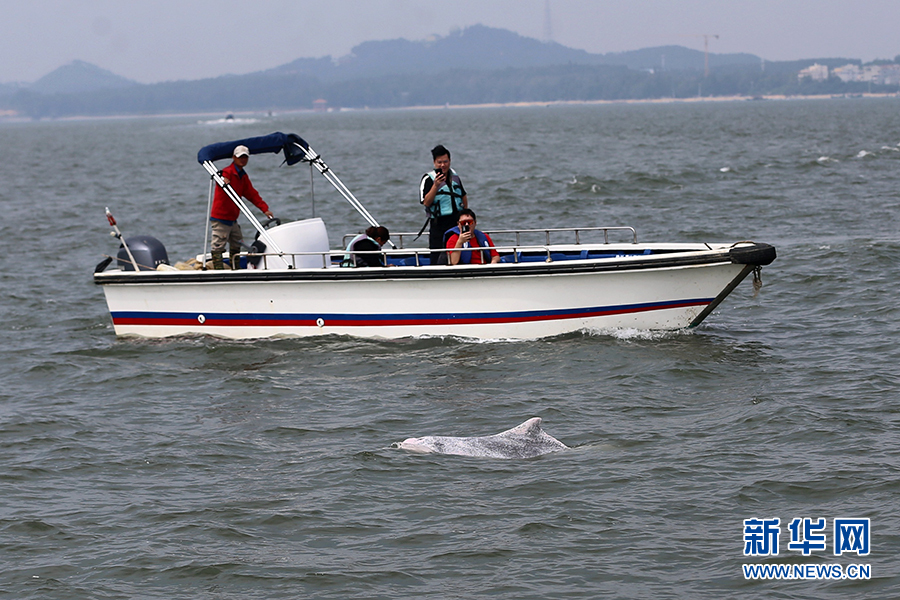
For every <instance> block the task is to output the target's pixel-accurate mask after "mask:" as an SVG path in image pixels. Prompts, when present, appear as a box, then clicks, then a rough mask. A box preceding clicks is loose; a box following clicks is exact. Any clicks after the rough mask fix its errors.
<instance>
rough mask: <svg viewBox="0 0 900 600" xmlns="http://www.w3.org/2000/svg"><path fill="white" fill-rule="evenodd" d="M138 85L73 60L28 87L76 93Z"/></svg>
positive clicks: (36, 90) (80, 61)
mask: <svg viewBox="0 0 900 600" xmlns="http://www.w3.org/2000/svg"><path fill="white" fill-rule="evenodd" d="M134 85H139V84H138V83H137V82H135V81H132V80H130V79H126V78H124V77H121V76H119V75H116V74H115V73H113V72H111V71H107V70H106V69H101V68H100V67H98V66H96V65H92V64H90V63H86V62H84V61H82V60H73V61H72V62H70V63H69V64H67V65H63V66H61V67H59V68H58V69H56V70H55V71H52V72H50V73H48V74H47V75H44V76H43V77H41V78H40V79H38V80H37V81H35V82H34V83H33V84H31V85H30V86H28V88H29V89H30V90H32V91H34V92H38V93H41V94H78V93H83V92H95V91H98V90H113V89H121V88H127V87H131V86H134Z"/></svg>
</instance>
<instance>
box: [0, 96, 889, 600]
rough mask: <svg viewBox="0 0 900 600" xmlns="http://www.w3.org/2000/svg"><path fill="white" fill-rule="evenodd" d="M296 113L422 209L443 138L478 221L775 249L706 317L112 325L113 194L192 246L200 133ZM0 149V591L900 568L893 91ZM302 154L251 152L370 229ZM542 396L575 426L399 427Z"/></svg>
mask: <svg viewBox="0 0 900 600" xmlns="http://www.w3.org/2000/svg"><path fill="white" fill-rule="evenodd" d="M236 121H237V120H236ZM273 131H284V132H296V133H298V134H300V135H301V136H303V137H304V138H305V139H307V140H308V141H309V142H310V144H311V145H312V146H313V147H314V149H315V150H316V151H317V152H319V153H320V154H321V155H322V156H323V158H324V159H325V161H326V162H327V163H328V164H329V165H330V166H331V167H332V168H333V169H334V171H335V173H337V174H338V176H339V177H340V178H341V179H342V180H343V181H344V182H345V183H346V184H347V185H348V186H349V187H350V189H352V190H353V191H354V192H355V193H356V195H357V196H358V198H359V199H360V200H361V201H362V202H363V203H364V204H365V205H366V207H367V208H368V209H369V211H370V212H371V213H372V214H373V215H374V216H375V217H376V218H377V219H378V220H379V221H380V222H382V223H383V224H385V225H386V226H388V227H389V228H390V229H391V230H392V231H394V232H399V231H417V230H418V229H419V227H420V226H421V224H422V223H423V222H424V217H425V215H424V212H423V211H422V209H421V207H420V205H419V204H418V200H417V187H418V181H419V178H420V177H421V175H422V173H424V172H425V171H426V170H427V169H429V167H430V165H431V159H430V153H429V149H430V148H431V147H432V146H434V145H435V144H438V143H443V144H444V145H446V146H447V147H448V148H450V150H451V152H452V159H453V167H454V168H455V169H456V170H457V172H458V173H459V174H460V176H461V178H462V181H463V183H464V185H465V187H466V190H467V192H468V197H469V204H470V206H471V207H472V208H474V210H475V211H476V212H477V214H478V219H479V225H480V226H481V227H482V228H484V229H491V228H495V229H509V228H516V227H519V228H529V227H562V226H572V225H578V226H584V225H609V226H612V225H630V226H633V227H635V228H636V229H637V232H638V237H639V240H640V241H646V242H651V241H678V242H703V241H711V242H732V241H741V240H754V241H759V242H766V243H770V244H773V245H775V246H776V247H777V250H778V259H777V261H776V262H775V263H773V264H772V265H771V266H768V267H765V268H764V269H763V271H762V278H763V283H764V286H763V288H762V289H761V291H760V292H759V293H758V294H755V293H754V290H753V287H752V285H751V284H750V282H749V281H747V282H745V283H743V284H742V285H741V286H739V287H738V288H737V289H736V290H735V291H734V293H733V294H732V295H731V296H730V297H729V298H728V299H727V300H726V301H725V302H724V303H723V304H722V305H721V306H720V307H719V308H718V309H717V310H716V311H715V312H714V313H713V314H712V315H711V316H710V317H709V318H708V319H707V321H706V322H705V323H704V324H703V325H702V326H701V327H699V328H698V329H696V330H693V331H687V332H677V333H644V332H637V331H586V332H580V333H577V334H572V335H566V336H562V337H558V338H553V339H544V340H539V341H529V342H504V341H496V342H487V343H484V342H481V343H479V342H474V341H471V340H465V339H453V338H435V339H404V340H396V341H371V340H358V339H352V338H345V337H327V338H321V339H304V340H298V339H279V340H262V341H249V342H248V341H242V342H236V341H227V340H221V339H214V338H208V337H184V338H176V339H167V340H143V339H117V338H116V337H115V335H114V333H113V329H112V326H111V323H110V318H109V315H108V312H107V310H106V306H105V302H104V299H103V294H102V290H101V289H100V288H99V287H97V286H95V285H94V284H93V282H92V279H91V273H92V270H93V267H94V265H95V264H96V263H98V262H100V261H101V260H102V259H103V256H104V254H114V253H115V252H116V247H117V243H116V241H115V240H114V239H112V238H110V237H109V235H108V233H109V226H108V224H107V222H106V219H105V218H104V214H103V210H104V207H106V206H108V207H110V209H111V211H112V212H113V214H114V215H115V216H116V218H117V219H118V222H119V226H120V228H121V229H122V231H123V232H124V233H125V234H126V235H137V234H146V235H152V236H154V237H157V238H158V239H160V240H161V241H162V242H163V243H164V244H165V245H166V248H167V250H168V253H169V257H170V260H171V261H172V262H174V261H175V260H184V259H186V258H189V257H191V256H194V255H196V254H198V253H199V252H201V251H202V250H203V239H204V233H205V227H206V223H205V219H204V214H205V211H206V207H207V201H208V192H209V187H208V185H209V178H208V176H207V175H206V173H205V171H203V169H201V168H200V166H199V165H198V164H197V162H196V153H197V151H198V150H199V149H200V147H202V146H204V145H206V144H209V143H213V142H218V141H225V140H231V139H239V138H244V137H251V136H256V135H263V134H267V133H270V132H273ZM0 147H2V149H3V160H2V161H0V183H2V184H0V198H2V207H3V212H4V217H5V218H4V229H5V231H4V248H3V252H2V253H0V257H2V258H0V261H2V265H3V268H2V273H0V278H2V279H0V281H2V298H3V301H2V327H0V336H2V346H0V359H2V360H0V365H2V367H0V369H2V371H0V378H2V384H3V385H2V387H0V464H2V469H0V564H2V569H0V596H3V597H7V598H17V599H25V598H34V599H45V598H60V599H63V598H64V599H68V600H71V599H78V598H91V599H94V598H102V599H118V598H122V599H125V598H145V599H150V598H158V599H182V598H183V599H197V598H215V599H241V600H247V599H256V598H259V599H264V598H265V599H270V598H307V597H309V598H335V599H347V598H366V599H372V598H441V599H444V598H448V599H453V598H498V599H501V598H502V599H522V598H586V599H587V598H598V597H610V598H728V597H742V598H772V597H778V598H845V597H848V596H852V597H867V598H895V597H897V596H898V595H900V577H898V574H900V573H898V572H900V567H898V566H897V565H898V561H897V558H898V551H900V539H898V532H900V517H898V493H900V448H898V445H900V444H898V442H900V435H898V426H900V398H898V388H900V385H898V384H900V377H898V373H900V368H898V366H897V365H898V362H900V350H898V336H900V310H898V307H897V299H898V287H900V267H898V264H900V100H898V99H880V100H878V99H835V100H820V101H782V102H730V103H682V104H661V105H659V104H614V105H595V106H538V107H528V108H481V109H468V110H422V111H395V112H387V111H385V112H378V111H365V112H335V113H327V114H313V113H308V114H291V115H278V114H275V115H271V116H269V115H254V116H252V118H250V117H248V120H244V121H237V122H233V123H217V122H216V119H215V117H210V116H203V117H183V116H181V117H164V118H144V119H110V120H85V121H66V122H30V123H4V124H0ZM280 162H281V159H280V157H275V156H268V157H264V156H254V157H252V158H251V161H250V164H249V166H248V172H249V173H250V175H251V177H252V179H253V182H254V183H255V185H256V187H257V189H259V191H260V192H261V194H262V196H263V197H264V198H265V199H266V201H267V202H268V203H269V205H270V206H271V208H272V210H273V212H274V213H275V214H276V216H279V217H281V218H282V219H285V220H293V219H299V218H306V217H309V216H312V215H313V214H315V216H318V217H322V218H323V219H324V220H325V222H326V223H327V225H328V227H329V234H330V236H331V242H332V246H333V247H337V246H339V245H340V243H341V237H342V236H343V235H344V234H347V233H356V232H358V231H360V230H361V229H362V228H364V227H365V225H366V224H365V222H364V221H363V220H362V219H361V217H359V216H358V215H357V214H356V213H355V212H354V210H353V209H352V208H351V207H350V206H349V205H348V204H347V203H345V202H344V201H343V200H342V199H341V198H340V197H339V196H338V195H337V194H336V193H335V192H334V191H333V190H330V189H329V187H328V185H327V183H326V182H325V181H324V180H322V179H321V178H318V179H316V180H314V188H313V189H314V195H313V194H311V193H310V173H309V167H308V166H306V165H298V166H294V167H287V166H281V164H280ZM222 166H224V164H223V165H222ZM316 177H318V175H316ZM251 234H252V231H251V230H250V228H249V226H247V225H246V224H245V235H246V236H248V237H252V235H251ZM421 241H422V240H420V242H421ZM366 301H367V299H366V298H364V297H362V298H360V299H359V302H360V303H361V304H364V303H365V302H366ZM532 416H540V417H542V418H543V426H544V429H545V430H546V431H547V432H548V433H549V434H551V435H553V436H554V437H556V438H557V439H559V440H561V441H562V442H563V443H565V444H566V445H567V446H570V447H572V449H571V450H568V451H565V452H558V453H553V454H550V455H546V456H542V457H539V458H536V459H531V460H492V459H477V458H465V457H454V456H441V455H417V454H410V453H406V452H404V451H402V450H399V449H396V448H392V447H391V444H392V443H395V442H398V441H401V440H403V439H405V438H408V437H413V436H423V435H453V436H472V435H490V434H493V433H497V432H499V431H503V430H505V429H508V428H510V427H513V426H515V425H517V424H519V423H522V422H523V421H524V420H526V419H528V418H530V417H532ZM776 518H778V519H779V523H780V534H779V536H778V540H779V542H780V546H779V549H778V554H777V555H775V554H772V553H771V550H773V548H771V547H770V548H769V551H770V553H769V555H764V556H760V555H759V553H757V555H755V556H754V555H745V550H746V549H747V546H748V545H749V544H750V541H751V538H752V536H751V535H750V534H749V533H748V531H751V530H750V529H749V528H750V527H752V521H749V520H751V519H760V520H767V521H769V522H770V523H771V522H772V520H773V519H776ZM806 518H808V519H811V521H810V522H811V523H817V521H816V520H817V519H825V520H826V529H825V532H824V535H825V549H824V550H821V549H814V550H812V551H811V552H810V553H809V554H808V555H804V554H803V552H802V551H800V550H792V549H789V548H788V545H789V543H790V542H791V541H792V538H791V530H790V529H789V524H790V523H791V522H792V521H793V520H794V519H806ZM845 518H849V519H868V520H869V521H868V523H869V530H868V534H867V535H868V536H869V537H868V538H867V540H869V541H870V552H869V553H868V554H861V553H860V552H859V549H858V548H857V552H855V553H849V552H844V553H842V554H841V555H839V556H836V555H835V552H834V550H835V543H834V542H835V539H834V533H833V530H832V525H833V522H834V520H835V519H845ZM748 522H749V524H748ZM808 533H810V534H815V533H816V531H809V532H808ZM748 564H788V565H825V566H828V567H830V566H834V565H840V566H841V569H845V568H846V567H848V566H852V565H867V566H868V568H869V569H870V571H869V575H870V576H869V578H868V579H866V578H863V579H859V580H857V579H844V580H834V579H815V578H812V579H794V580H783V579H747V578H746V576H745V573H744V571H743V567H744V566H745V565H748Z"/></svg>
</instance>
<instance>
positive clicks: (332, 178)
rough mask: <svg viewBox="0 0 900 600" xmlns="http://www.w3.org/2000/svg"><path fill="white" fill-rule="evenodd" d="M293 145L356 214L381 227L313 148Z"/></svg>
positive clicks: (370, 223) (392, 244) (374, 225)
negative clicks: (301, 151)
mask: <svg viewBox="0 0 900 600" xmlns="http://www.w3.org/2000/svg"><path fill="white" fill-rule="evenodd" d="M293 143H294V145H295V146H296V147H297V148H300V149H301V150H303V152H304V154H305V156H306V160H308V161H309V164H310V165H311V166H315V167H316V169H318V170H319V173H321V174H322V177H324V178H325V179H326V180H328V183H330V184H331V185H332V186H334V189H336V190H337V191H338V193H339V194H340V195H341V196H343V197H344V200H346V201H347V202H349V203H350V206H352V207H353V208H355V209H356V212H358V213H359V214H360V215H362V217H363V218H364V219H365V220H366V221H368V223H369V225H372V226H373V227H378V226H379V225H378V221H376V220H375V217H373V216H372V215H371V214H370V213H369V211H368V210H366V207H365V206H363V205H362V202H360V201H359V200H357V199H356V196H354V195H353V192H351V191H350V190H349V189H348V188H347V186H346V185H344V182H343V181H341V180H340V178H338V176H337V175H335V174H334V171H332V170H331V168H330V167H329V166H328V165H326V164H325V161H323V160H322V157H321V156H319V155H318V154H316V151H315V150H313V149H312V146H309V145H307V146H306V147H305V148H304V147H303V146H302V145H300V144H298V143H297V142H293ZM388 243H389V244H390V245H391V246H393V247H394V248H396V246H394V243H393V242H392V241H390V240H388Z"/></svg>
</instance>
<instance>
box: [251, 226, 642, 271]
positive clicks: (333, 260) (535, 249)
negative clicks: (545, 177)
mask: <svg viewBox="0 0 900 600" xmlns="http://www.w3.org/2000/svg"><path fill="white" fill-rule="evenodd" d="M629 229H630V228H629ZM541 231H542V232H543V231H545V230H541ZM567 231H568V230H567ZM632 231H633V230H632ZM607 243H608V242H607ZM633 243H635V244H636V243H637V241H635V242H633ZM479 249H480V250H496V251H497V253H498V254H500V255H501V256H502V257H504V259H505V260H504V262H511V263H519V262H534V261H535V260H541V259H543V262H548V263H549V262H554V261H556V260H559V259H560V257H561V256H564V257H565V259H566V260H574V259H577V258H598V257H597V256H590V255H588V253H587V251H586V250H585V251H582V252H580V253H579V254H578V255H577V256H575V255H573V256H568V255H565V254H560V246H559V245H549V244H536V245H527V244H526V245H522V244H514V245H503V246H501V245H495V246H487V247H481V248H479ZM471 250H475V249H471ZM457 251H459V250H458V249H454V248H441V249H435V250H432V249H431V248H402V247H398V248H382V249H381V250H358V251H354V252H352V254H353V255H356V256H378V257H380V258H381V260H382V263H384V264H386V265H388V266H415V267H420V266H425V265H429V264H430V256H431V254H432V253H435V252H437V253H445V254H446V253H450V252H457ZM240 256H241V257H247V259H248V261H249V260H252V259H255V258H259V259H260V260H261V261H262V263H263V266H262V268H263V269H268V268H270V266H269V261H270V260H276V261H277V263H276V264H277V265H278V267H276V268H283V267H282V266H281V265H284V264H287V265H288V268H289V269H296V268H298V267H297V261H298V258H300V257H307V256H317V257H320V258H321V263H322V268H323V269H327V268H334V267H338V266H341V263H342V262H344V260H345V257H346V256H347V251H346V250H328V251H322V252H285V253H283V254H278V253H241V254H240ZM423 258H427V259H429V260H427V261H425V260H423ZM391 259H394V261H395V262H391ZM396 261H400V262H396ZM304 262H305V261H304ZM446 262H449V260H448V261H446ZM445 264H446V263H445Z"/></svg>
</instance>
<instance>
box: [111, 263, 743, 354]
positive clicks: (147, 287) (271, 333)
mask: <svg viewBox="0 0 900 600" xmlns="http://www.w3.org/2000/svg"><path fill="white" fill-rule="evenodd" d="M753 268H754V266H753V265H749V264H742V263H740V262H735V261H734V260H733V258H732V257H731V256H730V255H729V253H728V251H727V250H720V251H706V252H686V253H677V255H674V254H673V255H671V256H666V255H662V256H653V257H649V258H646V257H631V258H627V259H618V260H605V261H604V260H594V261H591V260H585V261H567V262H565V263H562V262H558V263H552V264H550V263H548V264H530V265H522V264H499V265H492V266H480V265H477V266H460V267H392V268H374V269H296V270H283V271H235V272H232V271H225V272H222V271H206V272H163V273H154V272H149V273H147V272H136V273H135V272H130V273H127V274H125V273H121V274H116V273H102V274H97V275H95V281H96V282H97V283H99V284H101V285H102V286H103V289H104V292H105V294H106V299H107V303H108V305H109V309H110V313H111V315H112V320H113V324H114V327H115V331H116V334H117V335H136V336H144V337H168V336H176V335H186V334H206V335H213V336H221V337H224V338H233V339H249V338H268V337H294V336H296V337H306V336H319V335H350V336H357V337H365V338H389V339H394V338H403V337H413V336H461V337H471V338H480V339H535V338H541V337H548V336H556V335H561V334H565V333H569V332H573V331H579V330H607V329H639V330H673V329H682V328H686V327H691V326H695V325H697V324H698V323H699V322H700V321H702V319H703V318H705V316H706V314H708V313H709V311H710V308H711V307H714V306H716V305H717V304H718V303H719V302H721V301H722V299H724V297H725V296H727V294H728V293H729V292H730V291H731V290H732V289H733V288H734V287H735V286H736V285H737V283H739V282H740V280H742V279H743V278H744V277H746V276H747V274H748V273H750V272H751V271H752V270H753Z"/></svg>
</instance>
